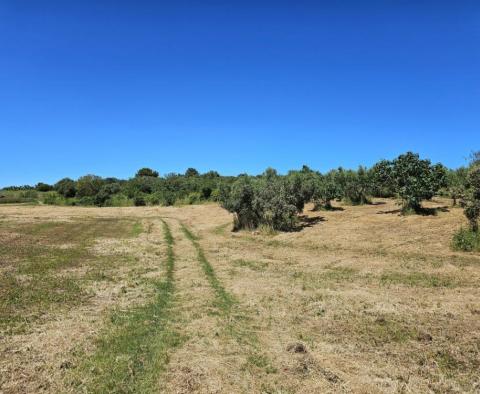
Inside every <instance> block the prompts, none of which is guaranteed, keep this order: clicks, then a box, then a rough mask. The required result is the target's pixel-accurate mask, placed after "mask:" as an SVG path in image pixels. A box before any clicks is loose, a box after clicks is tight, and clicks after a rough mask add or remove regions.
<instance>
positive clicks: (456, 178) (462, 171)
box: [447, 167, 468, 206]
mask: <svg viewBox="0 0 480 394" xmlns="http://www.w3.org/2000/svg"><path fill="white" fill-rule="evenodd" d="M467 176H468V170H467V168H465V167H460V168H458V169H456V170H450V171H448V172H447V184H448V194H449V196H450V198H451V199H452V201H453V202H452V204H453V206H456V205H457V201H458V200H461V201H462V204H463V200H464V198H465V192H466V188H467Z"/></svg>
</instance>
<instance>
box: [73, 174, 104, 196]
mask: <svg viewBox="0 0 480 394" xmlns="http://www.w3.org/2000/svg"><path fill="white" fill-rule="evenodd" d="M102 185H103V182H102V178H100V177H99V176H96V175H85V176H82V177H80V178H78V180H77V184H76V187H77V196H78V197H94V196H95V195H96V194H97V193H98V192H99V191H100V188H101V187H102Z"/></svg>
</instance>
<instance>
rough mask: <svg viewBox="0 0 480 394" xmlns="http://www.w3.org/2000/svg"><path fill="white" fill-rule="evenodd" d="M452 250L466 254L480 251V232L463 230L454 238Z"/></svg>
mask: <svg viewBox="0 0 480 394" xmlns="http://www.w3.org/2000/svg"><path fill="white" fill-rule="evenodd" d="M452 248H453V249H454V250H462V251H465V252H474V251H477V252H478V251H480V232H478V231H473V230H472V229H469V228H467V229H466V228H461V229H460V230H458V231H457V232H456V233H455V234H454V236H453V240H452Z"/></svg>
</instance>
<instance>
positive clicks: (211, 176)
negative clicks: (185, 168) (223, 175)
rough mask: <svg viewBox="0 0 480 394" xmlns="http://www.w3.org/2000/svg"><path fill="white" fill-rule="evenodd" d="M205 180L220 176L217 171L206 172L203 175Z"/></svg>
mask: <svg viewBox="0 0 480 394" xmlns="http://www.w3.org/2000/svg"><path fill="white" fill-rule="evenodd" d="M203 176H204V177H205V178H212V179H213V178H219V177H220V174H219V173H218V172H217V171H208V172H206V173H205V174H203Z"/></svg>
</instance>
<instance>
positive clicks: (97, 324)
mask: <svg viewBox="0 0 480 394" xmlns="http://www.w3.org/2000/svg"><path fill="white" fill-rule="evenodd" d="M450 205H451V202H450V201H448V200H435V201H433V202H430V203H428V204H427V206H428V207H430V208H432V210H431V211H432V212H431V213H432V215H426V216H417V215H412V216H405V217H403V216H399V213H398V207H397V206H396V204H395V202H394V201H393V200H379V199H377V200H375V203H374V204H373V205H365V206H355V207H353V206H340V205H337V208H338V209H336V210H334V211H329V212H312V211H311V207H310V206H307V208H306V209H305V212H304V214H305V216H304V217H303V219H302V226H301V227H300V228H299V229H298V231H295V232H291V233H279V234H277V235H264V234H257V233H252V232H238V233H232V232H231V231H230V229H231V222H232V218H231V216H230V214H228V213H227V212H226V211H225V210H223V209H221V208H220V207H218V206H217V205H213V204H209V205H197V206H186V207H172V208H158V207H138V208H133V207H132V208H80V207H49V206H20V205H9V206H7V205H5V206H0V392H1V393H41V392H48V393H70V392H71V393H76V392H79V393H131V392H138V393H150V392H152V393H155V392H161V393H192V392H193V393H323V392H354V393H377V392H378V393H383V392H387V393H397V392H398V393H400V392H402V393H403V392H404V393H418V392H439V393H440V392H441V393H445V392H479V391H480V372H479V371H480V288H479V284H480V255H479V254H469V253H461V252H453V251H452V250H451V249H450V240H451V237H452V234H453V233H454V232H455V231H456V230H457V229H458V228H459V227H460V226H462V225H465V224H466V222H465V219H464V217H463V212H462V210H461V209H460V208H452V207H451V206H450ZM435 207H437V208H438V209H433V208H435ZM433 213H436V214H435V215H433Z"/></svg>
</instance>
